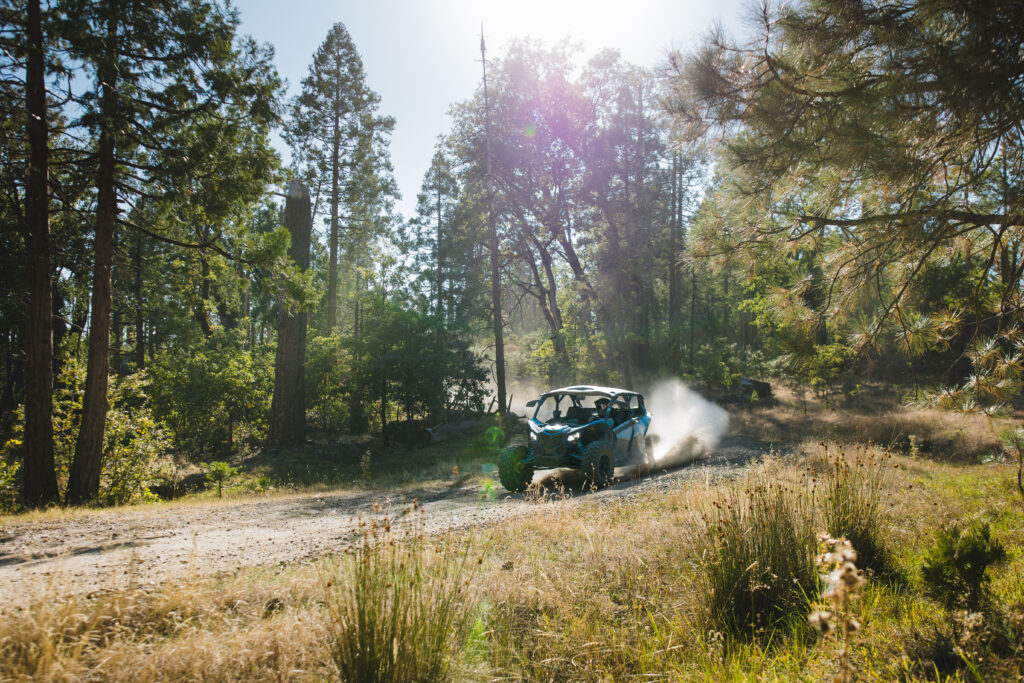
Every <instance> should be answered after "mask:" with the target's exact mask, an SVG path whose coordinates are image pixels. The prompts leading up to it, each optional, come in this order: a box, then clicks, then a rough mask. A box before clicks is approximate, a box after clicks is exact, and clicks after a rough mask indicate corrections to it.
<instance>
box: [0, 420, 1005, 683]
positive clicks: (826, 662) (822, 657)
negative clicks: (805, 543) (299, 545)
mask: <svg viewBox="0 0 1024 683" xmlns="http://www.w3.org/2000/svg"><path fill="white" fill-rule="evenodd" d="M797 409H798V407H797V408H796V409H794V408H788V409H786V408H784V409H783V411H790V410H797ZM784 414H786V413H784ZM826 417H829V416H822V417H821V419H824V418H826ZM935 417H941V415H940V416H935ZM838 418H839V416H838V415H837V416H836V422H837V423H838V422H839V421H840V420H839V419H838ZM899 418H900V416H899V415H897V416H894V417H893V418H892V419H894V420H899ZM907 418H908V422H907V423H906V424H905V425H904V426H903V427H900V429H901V430H902V431H903V432H904V433H908V434H909V433H915V432H912V431H909V430H910V429H918V426H919V425H921V424H925V422H924V421H923V420H924V417H922V416H921V415H920V414H919V413H917V412H916V411H908V412H907ZM743 419H744V420H745V421H746V423H747V424H748V425H749V424H752V423H754V421H755V420H760V421H761V423H762V424H763V423H764V422H765V421H766V419H767V416H766V414H765V413H763V412H760V411H758V412H754V413H751V414H750V415H748V416H744V417H743ZM857 419H860V418H857ZM864 419H865V420H866V419H867V417H866V416H864ZM919 419H920V420H922V421H921V422H919V421H918V420H919ZM959 419H960V418H956V419H955V420H954V421H953V425H954V426H949V425H948V424H946V425H945V426H933V427H932V433H941V432H942V430H944V429H954V430H955V429H957V427H956V426H955V425H956V424H957V420H959ZM969 419H970V420H973V418H969ZM960 424H966V425H968V426H970V425H972V424H976V423H975V422H965V423H960ZM965 428H966V427H965ZM854 433H855V434H856V432H854ZM832 436H833V437H835V436H836V435H835V434H833V435H832ZM982 436H983V435H981V434H980V433H978V434H975V433H973V432H972V433H970V434H968V435H967V437H965V438H967V439H968V441H969V442H970V440H971V439H977V443H983V438H982ZM868 438H869V439H871V440H874V439H873V437H868ZM923 438H924V437H923ZM985 438H987V437H985ZM851 440H852V439H851ZM878 441H882V440H881V439H878ZM787 450H788V453H787V454H786V455H780V456H770V457H767V458H765V459H764V460H763V461H762V462H760V463H758V464H756V465H753V466H751V467H749V468H747V469H746V470H743V471H739V472H738V473H737V476H736V477H735V478H732V479H729V478H726V479H724V480H723V479H722V478H721V477H719V478H716V479H715V480H712V479H711V478H710V477H708V478H706V479H705V478H702V477H695V478H693V479H691V480H690V481H689V482H686V483H683V484H682V485H681V486H680V487H677V488H674V489H669V490H664V491H657V492H653V493H651V492H648V493H645V494H643V495H642V496H634V497H625V498H622V499H620V500H618V501H616V502H611V503H604V504H597V503H596V502H594V503H589V504H584V505H563V504H561V503H559V502H557V501H553V502H542V503H538V506H537V513H536V514H534V515H530V516H524V517H517V518H514V519H511V520H509V521H506V522H504V523H501V524H499V525H497V526H495V527H493V528H481V529H475V530H471V531H469V532H462V533H460V534H457V535H454V536H449V537H445V538H435V539H433V540H432V541H431V543H432V544H434V546H435V547H437V548H441V549H442V551H443V552H442V553H441V554H440V555H438V557H442V558H443V556H444V553H447V554H449V555H450V558H451V560H452V561H454V562H457V563H459V566H461V567H463V571H464V574H463V576H464V579H463V580H464V581H465V582H469V584H471V585H469V586H468V588H470V589H471V590H468V591H467V592H466V593H465V596H466V601H465V603H464V608H465V609H466V610H467V612H466V617H467V618H468V619H469V621H470V622H471V627H470V628H469V629H468V631H467V635H466V637H465V639H464V641H463V642H462V643H461V644H460V643H455V644H452V645H450V651H449V661H448V662H447V666H450V667H451V676H452V677H453V678H454V679H456V680H495V679H498V680H509V679H510V680H634V679H636V680H641V679H642V680H648V679H659V678H660V679H665V680H679V679H688V680H726V679H737V680H738V679H747V678H749V677H752V676H756V677H758V678H765V679H793V678H799V679H805V680H823V679H824V680H827V679H829V678H831V677H832V675H834V674H835V673H836V672H837V671H838V668H837V667H838V666H839V664H838V661H839V656H840V654H841V651H840V644H839V643H837V642H836V641H834V640H830V639H822V638H821V637H820V636H819V635H817V634H816V632H814V631H813V630H812V629H810V628H809V627H807V621H806V620H807V615H808V614H809V612H810V609H811V607H810V605H811V603H812V602H813V601H814V600H816V599H817V598H818V596H817V595H809V596H807V603H806V605H805V606H804V607H803V608H801V607H800V606H799V605H793V604H791V605H790V606H789V608H788V609H790V610H791V611H792V612H793V614H792V615H791V617H792V618H790V619H789V620H788V623H787V625H786V627H785V628H778V627H776V628H760V629H755V631H756V632H752V633H749V634H744V633H734V632H729V630H728V629H725V628H723V627H722V626H720V625H718V624H720V622H719V621H716V620H715V614H713V613H712V612H711V611H710V610H711V609H712V608H711V605H712V601H711V600H710V599H709V596H710V595H711V594H712V593H711V591H713V590H714V586H713V585H712V584H711V583H710V582H711V581H712V579H711V576H712V574H711V572H709V566H710V565H709V562H710V560H711V558H712V556H713V554H714V553H715V552H719V550H716V548H719V549H720V548H721V547H722V546H721V544H720V542H721V540H722V538H723V537H722V536H721V535H720V534H717V535H716V532H715V527H716V525H718V524H720V523H721V522H722V520H723V519H725V518H727V514H726V513H725V512H723V511H726V510H728V509H729V506H730V505H733V506H743V505H749V503H750V501H754V500H756V499H755V498H752V497H751V494H750V492H751V491H752V490H754V489H755V488H756V487H758V486H762V487H764V486H768V485H770V486H777V487H780V488H781V487H784V488H785V489H786V490H787V491H788V493H787V495H790V496H795V497H799V498H800V499H801V500H803V501H804V503H805V504H806V513H807V515H809V518H808V519H809V521H811V522H813V526H814V528H816V529H817V530H820V531H824V530H825V529H824V528H821V527H823V526H825V525H827V521H826V520H827V518H829V517H828V516H829V514H833V515H835V514H838V513H834V512H833V513H829V512H828V510H829V506H828V505H826V504H825V503H824V502H823V501H824V500H825V499H827V497H828V495H831V496H832V497H833V498H834V497H835V496H837V495H840V494H838V493H836V490H837V489H836V488H835V487H834V486H833V487H832V488H831V489H830V487H829V484H830V482H831V481H832V480H833V479H834V478H835V477H836V468H837V463H847V464H849V465H850V466H851V467H853V468H854V470H855V471H857V472H858V476H859V477H860V479H857V480H856V481H855V484H851V486H854V485H855V486H861V487H863V486H867V487H868V488H867V489H864V488H862V489H861V490H862V492H863V491H868V492H869V493H870V491H874V492H875V494H876V495H877V505H876V509H875V513H874V514H875V515H876V522H875V526H876V527H877V528H876V529H875V532H876V534H877V537H878V538H880V539H882V542H883V543H884V545H885V548H886V552H887V553H889V555H887V558H888V559H887V561H889V562H891V563H892V564H893V567H892V570H893V571H892V572H891V575H889V576H887V577H885V578H883V577H880V576H877V575H875V576H869V577H868V579H869V580H868V582H867V585H866V587H865V589H864V593H863V596H862V597H860V598H858V599H857V600H855V601H854V602H853V603H852V604H851V605H850V607H849V613H850V615H851V616H853V617H855V618H856V619H857V620H858V623H860V624H862V626H863V627H862V629H861V631H860V633H859V634H858V637H857V638H856V639H854V640H853V641H852V642H850V643H849V651H848V653H847V654H848V661H849V665H850V666H851V667H853V671H855V673H856V675H857V676H858V677H861V678H864V679H882V680H891V679H900V680H937V679H941V680H970V679H983V680H1018V678H1019V677H1020V676H1021V675H1024V667H1022V664H1021V662H1022V661H1024V657H1022V656H1021V654H1022V649H1021V648H1022V646H1024V635H1022V634H1024V556H1022V553H1021V550H1020V549H1021V547H1024V506H1022V504H1021V501H1020V500H1019V498H1017V497H1016V492H1015V489H1014V485H1013V468H1012V466H1010V465H1008V464H1005V463H1001V462H987V463H982V464H979V463H977V462H975V463H973V464H967V463H964V462H963V461H962V460H958V459H956V458H952V460H958V461H956V462H951V461H944V462H943V461H938V460H936V459H932V458H926V457H924V456H922V455H916V456H910V455H906V454H901V453H887V452H885V451H884V449H882V448H880V447H878V446H866V445H842V444H837V443H835V442H832V441H828V442H826V441H823V440H822V439H821V438H816V439H814V440H808V441H803V442H797V443H793V444H790V446H789V448H788V449H787ZM858 467H859V468H860V469H859V470H857V469H856V468H858ZM723 482H724V483H723ZM856 482H860V483H859V484H857V483H856ZM865 482H867V483H865ZM872 487H873V488H872ZM766 490H767V489H766ZM829 491H831V494H829V493H828V492H829ZM833 502H834V501H833ZM844 509H845V508H844ZM730 514H731V513H730ZM801 514H803V513H801ZM840 516H841V515H840ZM975 517H981V518H984V519H985V520H987V521H989V522H990V523H991V525H992V529H993V532H994V534H996V535H998V537H999V538H1000V539H1001V540H1002V542H1003V544H1004V545H1005V546H1006V547H1007V549H1008V550H1009V559H1008V561H1007V562H1006V563H1005V565H1002V566H1000V567H998V568H997V569H995V570H993V573H992V584H991V592H992V594H993V595H994V596H996V599H995V603H994V604H993V605H991V606H990V607H989V608H987V609H986V610H985V611H984V612H983V613H982V612H979V613H966V612H963V611H960V610H955V609H947V608H946V607H944V606H942V605H940V604H938V603H936V602H934V601H932V600H930V599H929V598H927V597H925V591H924V590H922V586H921V576H920V566H921V561H922V557H923V555H924V552H925V550H926V549H927V548H928V547H929V545H930V544H931V542H932V538H933V535H934V533H935V531H936V529H937V528H939V526H940V525H942V524H943V523H946V522H950V521H954V520H959V519H969V518H975ZM769 526H770V525H769ZM771 533H781V534H783V536H784V535H785V533H787V532H786V531H785V530H783V531H781V532H778V531H773V532H771ZM716 543H717V544H719V545H716ZM467 548H469V549H470V550H469V552H470V555H469V556H467V555H466V554H465V553H466V549H467ZM339 550H341V549H339ZM351 561H352V560H351V558H350V557H349V556H348V555H346V554H345V553H344V552H341V553H340V555H339V556H338V557H337V558H325V559H323V560H320V561H316V562H312V563H307V564H301V565H293V566H286V567H278V568H273V569H270V568H265V569H251V570H245V571H242V572H239V573H237V574H234V575H230V576H223V577H217V578H202V579H200V578H196V579H192V580H186V581H180V582H175V583H168V584H166V585H163V586H161V587H159V588H157V589H150V590H145V589H142V588H139V589H133V590H124V591H116V592H111V593H105V594H100V595H96V596H92V597H84V596H79V597H75V596H61V595H60V586H59V585H51V586H40V593H39V596H38V599H37V600H36V601H34V603H33V604H32V605H31V606H30V607H28V608H26V609H22V610H17V611H8V612H6V613H4V614H3V616H2V619H0V652H2V653H3V654H2V656H0V673H2V677H3V678H6V679H12V680H19V679H24V680H28V679H35V680H140V681H145V680H179V679H193V680H225V681H228V680H321V679H324V678H337V677H339V674H338V669H337V666H336V665H335V663H334V660H333V657H332V651H333V648H334V646H333V644H332V643H334V642H336V641H335V640H334V638H335V637H336V633H337V632H336V626H337V624H336V617H337V615H336V613H335V619H333V620H332V610H331V609H329V608H328V605H329V604H330V601H331V596H332V595H336V594H337V593H336V592H335V591H338V590H339V589H340V588H339V586H338V585H337V583H336V581H337V577H344V576H346V574H345V570H344V569H343V568H344V566H346V565H345V563H348V562H351ZM438 561H443V560H438ZM477 562H479V564H477ZM446 571H448V570H446ZM445 576H449V575H448V574H445ZM343 580H344V579H343ZM382 585H386V584H382ZM755 588H756V586H755ZM470 596H471V597H470ZM381 599H383V600H387V599H388V598H386V597H384V598H381ZM417 599H424V600H429V599H430V593H429V592H423V594H422V595H421V596H420V598H417ZM428 611H429V610H428ZM776 626H777V625H776ZM332 634H334V635H332Z"/></svg>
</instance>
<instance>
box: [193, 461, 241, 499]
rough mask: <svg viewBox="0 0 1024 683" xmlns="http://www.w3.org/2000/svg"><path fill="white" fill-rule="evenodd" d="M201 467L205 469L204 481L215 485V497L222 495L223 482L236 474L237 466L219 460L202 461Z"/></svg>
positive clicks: (221, 496)
mask: <svg viewBox="0 0 1024 683" xmlns="http://www.w3.org/2000/svg"><path fill="white" fill-rule="evenodd" d="M201 467H202V468H203V469H204V470H206V481H208V482H210V483H211V484H216V486H217V497H218V498H223V497H224V482H226V481H227V480H228V479H230V478H231V477H233V476H235V475H236V474H238V468H237V467H232V466H231V465H229V464H227V463H226V462H221V461H219V460H217V461H214V462H204V463H202V465H201Z"/></svg>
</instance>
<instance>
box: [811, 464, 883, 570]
mask: <svg viewBox="0 0 1024 683" xmlns="http://www.w3.org/2000/svg"><path fill="white" fill-rule="evenodd" d="M826 456H827V450H826ZM890 460H891V456H890V455H888V454H887V453H886V454H883V455H880V456H876V455H872V454H867V453H864V454H862V453H859V452H858V454H857V455H855V456H853V457H852V458H850V457H848V456H847V454H846V453H845V452H844V451H840V452H839V453H837V454H836V455H834V456H832V457H829V458H828V459H827V462H826V467H825V476H824V482H823V484H822V486H821V488H820V489H819V490H818V505H819V508H820V510H821V514H822V517H823V520H822V521H823V522H824V524H825V527H826V529H828V532H829V534H831V535H832V536H833V537H834V538H845V539H846V540H847V541H849V543H850V545H852V546H853V547H854V548H856V549H857V558H858V562H857V564H858V565H859V567H860V568H861V569H865V570H869V571H870V573H872V574H875V575H877V576H881V577H888V578H895V577H896V575H897V573H898V568H897V566H896V563H895V562H894V560H893V556H892V554H891V552H890V551H889V550H888V548H887V547H886V542H885V540H884V537H885V525H884V520H883V519H882V515H881V491H882V485H883V478H884V476H885V472H886V468H887V467H890V466H891V465H890V462H889V461H890Z"/></svg>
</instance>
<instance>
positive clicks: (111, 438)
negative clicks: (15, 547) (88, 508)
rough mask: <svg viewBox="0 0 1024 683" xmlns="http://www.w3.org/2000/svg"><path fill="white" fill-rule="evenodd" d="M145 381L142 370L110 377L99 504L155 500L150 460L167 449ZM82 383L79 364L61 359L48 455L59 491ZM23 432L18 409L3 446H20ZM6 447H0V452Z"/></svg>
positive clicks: (72, 446)
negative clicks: (53, 467)
mask: <svg viewBox="0 0 1024 683" xmlns="http://www.w3.org/2000/svg"><path fill="white" fill-rule="evenodd" d="M151 386H152V385H151V378H150V376H149V374H148V373H147V372H146V371H139V372H135V373H133V374H131V375H112V376H111V378H110V390H109V392H108V395H107V400H108V410H107V420H106V427H105V429H104V445H103V459H102V463H101V465H102V470H101V472H100V491H99V498H98V501H97V502H99V503H102V504H105V505H126V504H130V503H139V502H145V501H150V500H155V499H156V496H155V495H154V494H153V493H152V492H151V491H150V486H151V485H152V484H153V483H154V480H156V479H157V478H158V474H157V473H156V471H155V469H154V467H155V461H156V459H157V457H158V456H159V455H161V454H162V453H164V452H165V451H166V450H167V449H168V447H169V442H168V440H167V438H166V435H165V432H164V430H163V429H162V428H161V427H160V424H159V423H158V421H157V420H156V419H155V418H154V417H153V412H152V410H151V408H150V401H149V397H148V393H149V391H150V389H151ZM84 388H85V367H84V366H83V365H82V364H81V363H80V362H79V361H78V360H77V359H75V358H68V359H66V360H65V361H64V363H63V365H62V367H61V371H60V373H59V375H58V376H57V380H56V382H55V384H54V391H53V459H54V465H55V467H56V470H57V484H58V487H59V488H60V489H62V490H63V489H64V488H65V486H66V485H67V480H68V472H69V470H70V468H71V461H72V459H73V457H74V452H75V442H76V441H77V440H78V428H79V424H80V422H81V413H82V397H83V395H84ZM23 434H24V412H23V411H22V410H21V409H20V408H19V410H18V412H17V422H16V423H15V425H14V429H13V436H12V439H11V441H9V442H8V446H12V445H20V440H21V438H22V435H23ZM8 446H5V447H4V449H0V457H4V451H5V450H6V449H7V448H8ZM0 478H2V477H0ZM0 489H2V484H0Z"/></svg>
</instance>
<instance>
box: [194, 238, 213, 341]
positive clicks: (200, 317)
mask: <svg viewBox="0 0 1024 683" xmlns="http://www.w3.org/2000/svg"><path fill="white" fill-rule="evenodd" d="M204 238H205V235H204ZM199 268H200V275H201V276H202V281H201V282H200V283H199V305H198V306H196V309H195V311H193V314H194V317H195V319H196V322H197V323H199V329H201V330H202V331H203V336H205V337H206V338H207V339H209V338H210V337H212V336H213V328H212V327H210V316H209V315H208V314H207V312H206V307H207V304H208V303H209V301H210V263H209V261H207V260H206V256H204V255H203V254H200V255H199Z"/></svg>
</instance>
